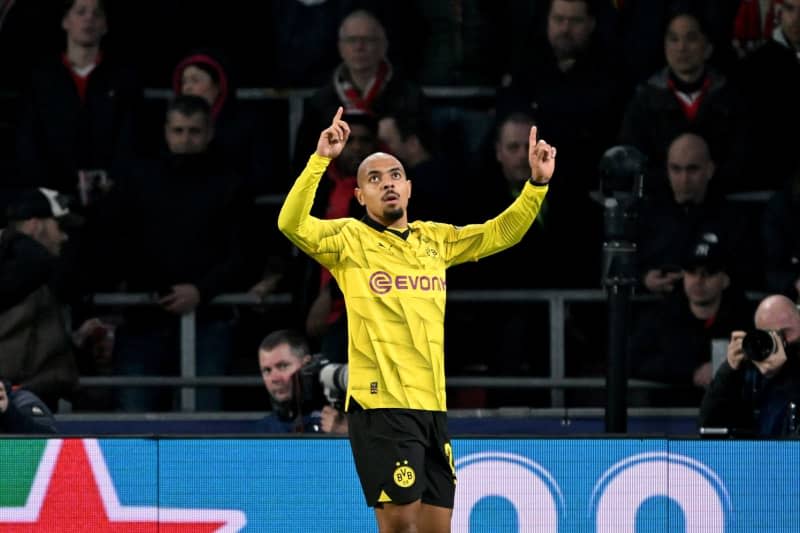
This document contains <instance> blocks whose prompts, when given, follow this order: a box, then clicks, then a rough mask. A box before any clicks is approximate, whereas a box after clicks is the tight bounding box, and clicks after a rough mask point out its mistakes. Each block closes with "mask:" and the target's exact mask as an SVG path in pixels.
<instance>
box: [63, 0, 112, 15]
mask: <svg viewBox="0 0 800 533" xmlns="http://www.w3.org/2000/svg"><path fill="white" fill-rule="evenodd" d="M77 1H78V0H64V3H63V4H62V5H61V17H62V18H63V17H66V16H67V13H69V10H70V9H72V6H74V5H75V2H77ZM97 7H99V8H100V11H102V12H103V14H104V15H107V14H108V11H107V10H106V2H105V0H97Z"/></svg>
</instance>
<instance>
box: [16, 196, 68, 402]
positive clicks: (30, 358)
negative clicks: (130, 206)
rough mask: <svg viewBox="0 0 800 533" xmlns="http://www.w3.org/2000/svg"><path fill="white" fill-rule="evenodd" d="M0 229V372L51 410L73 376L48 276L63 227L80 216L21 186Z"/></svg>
mask: <svg viewBox="0 0 800 533" xmlns="http://www.w3.org/2000/svg"><path fill="white" fill-rule="evenodd" d="M6 218H7V219H8V227H6V228H5V229H3V230H0V376H2V377H3V378H4V379H8V380H10V382H11V383H12V384H13V385H14V386H20V387H23V388H25V389H27V390H30V391H32V392H34V393H35V394H37V395H38V396H40V397H41V398H42V399H43V400H44V401H45V402H46V403H47V405H48V406H49V407H50V408H51V409H52V410H55V409H56V408H57V406H58V400H59V398H69V397H70V396H71V394H72V392H73V390H74V389H75V387H76V385H77V381H78V369H77V365H76V362H75V356H74V354H73V345H72V339H71V338H70V334H69V332H68V330H67V326H66V324H65V321H64V308H63V305H62V303H61V301H60V300H59V298H58V296H57V295H56V292H55V291H54V290H53V289H52V288H51V281H52V279H53V277H54V274H55V272H56V263H57V258H58V256H59V254H60V253H61V247H62V245H63V244H64V242H65V241H66V240H67V234H66V233H65V232H64V227H67V226H70V225H75V224H78V223H79V222H80V219H79V218H78V217H77V216H76V215H74V214H72V213H70V212H69V209H68V208H67V207H66V206H65V204H64V203H63V200H62V199H61V198H60V197H59V196H58V193H57V192H56V191H54V190H51V189H30V190H25V191H21V192H20V193H19V194H18V195H17V197H16V198H14V199H13V200H12V201H11V203H10V204H9V206H8V207H7V209H6Z"/></svg>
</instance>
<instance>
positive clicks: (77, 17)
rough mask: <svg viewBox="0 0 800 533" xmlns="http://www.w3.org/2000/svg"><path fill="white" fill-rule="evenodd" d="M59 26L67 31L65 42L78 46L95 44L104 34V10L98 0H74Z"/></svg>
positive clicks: (98, 42)
mask: <svg viewBox="0 0 800 533" xmlns="http://www.w3.org/2000/svg"><path fill="white" fill-rule="evenodd" d="M61 27H62V28H64V31H65V32H67V42H69V43H72V44H75V45H78V46H87V47H89V46H97V45H99V44H100V40H101V39H102V38H103V36H104V35H105V34H106V31H107V30H108V27H107V25H106V12H105V8H104V7H103V4H102V2H101V1H100V0H75V2H74V3H73V4H72V7H70V8H69V10H68V11H67V13H66V14H65V15H64V18H63V19H62V20H61Z"/></svg>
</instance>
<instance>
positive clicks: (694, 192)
mask: <svg viewBox="0 0 800 533" xmlns="http://www.w3.org/2000/svg"><path fill="white" fill-rule="evenodd" d="M714 169H715V166H714V162H713V161H712V159H711V154H710V153H709V151H708V145H707V144H706V143H705V141H704V140H703V139H702V138H701V137H698V136H697V135H694V134H685V135H681V136H680V137H678V138H677V139H675V140H674V141H673V142H672V144H671V145H670V147H669V152H668V153H667V175H668V176H669V183H670V187H671V188H672V194H673V197H674V198H675V202H676V203H678V204H681V205H685V204H700V203H702V202H703V200H705V197H706V192H707V190H708V184H709V182H710V181H711V178H712V177H713V175H714Z"/></svg>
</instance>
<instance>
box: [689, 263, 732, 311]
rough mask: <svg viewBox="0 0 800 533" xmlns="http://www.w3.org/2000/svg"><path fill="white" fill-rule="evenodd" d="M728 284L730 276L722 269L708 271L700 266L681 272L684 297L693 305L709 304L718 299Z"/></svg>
mask: <svg viewBox="0 0 800 533" xmlns="http://www.w3.org/2000/svg"><path fill="white" fill-rule="evenodd" d="M728 285H730V277H728V274H726V273H725V272H724V271H718V272H709V271H708V270H707V269H706V268H705V267H700V268H696V269H693V270H684V272H683V289H684V291H685V292H686V298H687V299H688V300H689V302H690V303H692V304H695V305H710V304H712V303H714V302H717V301H719V300H720V299H721V298H722V292H723V291H724V290H725V289H727V288H728Z"/></svg>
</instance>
